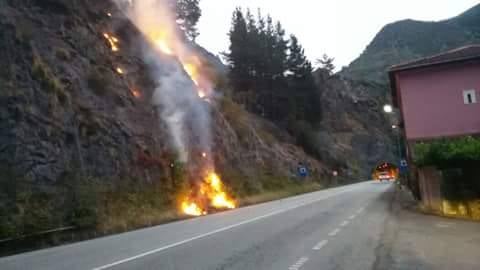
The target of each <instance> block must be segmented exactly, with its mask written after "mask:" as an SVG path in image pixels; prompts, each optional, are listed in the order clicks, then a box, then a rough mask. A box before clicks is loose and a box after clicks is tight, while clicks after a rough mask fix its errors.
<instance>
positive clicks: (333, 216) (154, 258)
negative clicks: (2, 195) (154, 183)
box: [0, 182, 394, 270]
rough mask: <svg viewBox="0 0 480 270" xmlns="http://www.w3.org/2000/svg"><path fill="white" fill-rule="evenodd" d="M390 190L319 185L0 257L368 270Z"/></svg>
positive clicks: (165, 267) (58, 263)
mask: <svg viewBox="0 0 480 270" xmlns="http://www.w3.org/2000/svg"><path fill="white" fill-rule="evenodd" d="M393 190H394V188H393V185H392V184H388V183H374V182H365V183H360V184H355V185H350V186H344V187H340V188H334V189H328V190H323V191H320V192H315V193H310V194H306V195H301V196H297V197H291V198H288V199H283V200H278V201H273V202H269V203H264V204H259V205H255V206H250V207H245V208H241V209H236V210H233V211H229V212H223V213H218V214H215V215H210V216H204V217H200V218H196V219H190V220H185V221H180V222H175V223H170V224H166V225H162V226H157V227H153V228H149V229H144V230H139V231H135V232H130V233H124V234H120V235H115V236H110V237H105V238H100V239H95V240H91V241H86V242H81V243H76V244H72V245H66V246H61V247H56V248H51V249H45V250H40V251H35V252H30V253H25V254H20V255H16V256H12V257H6V258H0V269H2V270H7V269H29V270H30V269H40V270H41V269H48V270H57V269H67V270H75V269H87V270H101V269H155V270H158V269H161V270H174V269H175V270H184V269H185V270H203V269H238V270H246V269H288V270H297V269H302V270H304V269H306V270H308V269H312V270H313V269H322V270H328V269H374V268H375V265H376V264H378V259H379V258H378V254H379V249H381V248H382V247H381V244H380V243H381V241H380V240H381V238H382V232H383V231H384V226H385V224H386V221H387V219H388V216H389V214H388V213H389V207H390V206H389V205H390V202H391V200H392V197H393V196H392V194H393ZM380 253H381V252H380Z"/></svg>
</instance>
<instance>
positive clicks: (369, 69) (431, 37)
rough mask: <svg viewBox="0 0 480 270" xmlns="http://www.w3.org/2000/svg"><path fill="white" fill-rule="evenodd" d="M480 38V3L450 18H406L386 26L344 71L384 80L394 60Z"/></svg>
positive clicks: (348, 74) (366, 78) (425, 54)
mask: <svg viewBox="0 0 480 270" xmlns="http://www.w3.org/2000/svg"><path fill="white" fill-rule="evenodd" d="M479 42H480V4H478V5H476V6H475V7H472V8H471V9H469V10H467V11H466V12H464V13H462V14H460V15H459V16H457V17H454V18H451V19H448V20H443V21H438V22H424V21H415V20H403V21H399V22H395V23H391V24H388V25H386V26H385V27H383V29H382V30H381V31H380V32H379V33H378V34H377V35H376V37H375V38H374V39H373V41H372V42H371V43H370V44H369V45H368V46H367V48H366V49H365V51H364V52H363V53H362V54H361V55H360V57H358V58H357V59H356V60H354V61H353V62H352V63H351V64H350V65H349V66H348V67H347V68H346V69H344V70H342V72H341V74H343V75H344V76H347V77H349V78H352V79H356V80H359V79H360V80H369V81H375V82H380V83H384V82H386V80H387V76H386V70H387V69H388V67H390V66H392V65H394V64H399V63H402V62H405V61H409V60H413V59H415V58H419V57H425V56H428V55H432V54H436V53H439V52H442V51H446V50H449V49H453V48H455V47H459V46H463V45H467V44H472V43H479Z"/></svg>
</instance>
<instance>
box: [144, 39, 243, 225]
mask: <svg viewBox="0 0 480 270" xmlns="http://www.w3.org/2000/svg"><path fill="white" fill-rule="evenodd" d="M146 36H147V37H148V39H149V40H150V42H151V43H152V44H153V45H154V46H155V47H156V48H157V49H158V50H160V51H161V52H162V53H164V54H166V55H170V56H174V57H176V58H177V59H178V60H179V61H180V63H181V64H182V66H183V69H184V71H185V73H186V74H188V76H189V77H190V79H191V80H192V81H193V82H194V84H195V86H196V89H197V94H198V96H199V98H201V99H205V100H208V98H209V96H210V95H211V94H212V86H211V83H210V80H209V79H208V77H207V76H206V75H204V74H203V73H202V61H201V60H200V59H199V57H198V56H197V55H195V54H193V53H192V52H191V51H189V50H187V49H186V48H185V47H184V46H181V45H179V44H177V43H178V40H177V37H176V36H172V35H169V33H168V32H158V31H151V32H147V34H146ZM202 157H203V158H204V159H205V158H207V153H202ZM202 178H203V179H201V181H200V182H199V183H198V182H197V184H196V185H194V186H192V187H191V189H190V191H189V194H188V195H187V196H186V197H185V198H183V199H182V201H181V203H180V209H181V211H182V212H183V213H184V214H186V215H190V216H201V215H206V214H208V212H209V210H210V209H234V208H236V203H235V201H234V200H233V199H232V198H231V197H230V196H229V195H228V194H227V192H226V190H225V187H224V184H223V183H222V181H221V179H220V177H219V176H218V175H217V174H216V173H215V172H214V171H208V172H207V173H204V176H203V177H202Z"/></svg>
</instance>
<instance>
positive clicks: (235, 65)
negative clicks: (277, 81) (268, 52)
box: [225, 8, 252, 91]
mask: <svg viewBox="0 0 480 270" xmlns="http://www.w3.org/2000/svg"><path fill="white" fill-rule="evenodd" d="M248 35H249V33H248V30H247V22H246V20H245V16H244V15H243V12H242V10H241V9H240V8H237V9H235V11H234V12H233V16H232V28H231V29H230V32H229V37H230V52H229V53H228V54H225V56H226V59H227V61H228V63H229V65H230V73H229V76H230V81H231V83H232V85H233V87H234V90H236V91H248V90H249V88H250V85H251V79H252V78H251V76H250V75H251V74H250V63H249V51H248V50H246V48H248V47H249V45H248V43H249V42H248V40H249V36H248Z"/></svg>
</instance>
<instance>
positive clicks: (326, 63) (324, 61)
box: [317, 54, 335, 75]
mask: <svg viewBox="0 0 480 270" xmlns="http://www.w3.org/2000/svg"><path fill="white" fill-rule="evenodd" d="M334 60H335V58H331V57H329V56H328V55H327V54H323V56H322V58H320V59H317V64H319V65H320V68H322V69H325V70H327V71H328V73H329V74H330V75H331V74H333V71H334V70H335V65H334V64H333V61H334Z"/></svg>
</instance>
